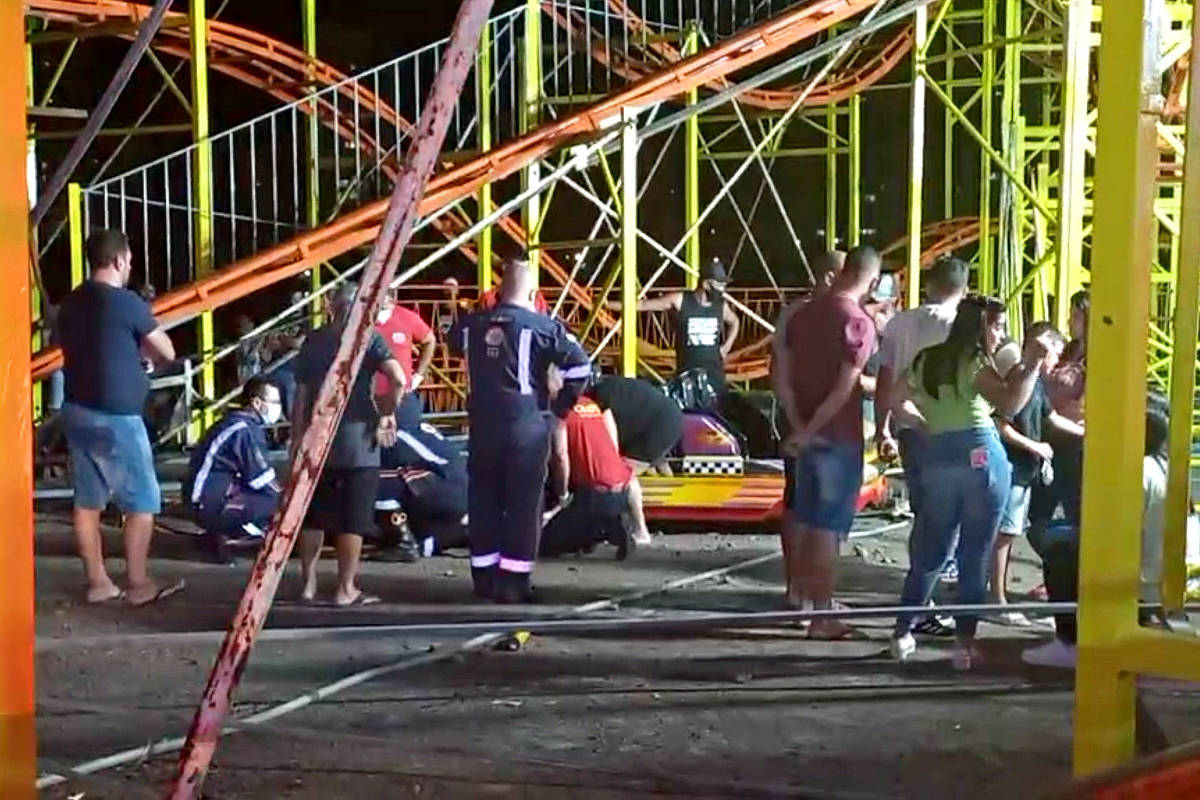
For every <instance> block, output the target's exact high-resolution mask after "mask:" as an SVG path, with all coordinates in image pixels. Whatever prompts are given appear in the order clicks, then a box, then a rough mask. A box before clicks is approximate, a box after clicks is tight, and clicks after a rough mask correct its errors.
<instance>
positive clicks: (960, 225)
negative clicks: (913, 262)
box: [879, 217, 979, 267]
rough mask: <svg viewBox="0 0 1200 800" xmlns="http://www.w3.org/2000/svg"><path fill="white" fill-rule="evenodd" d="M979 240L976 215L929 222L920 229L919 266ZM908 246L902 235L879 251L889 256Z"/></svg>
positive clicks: (925, 265)
mask: <svg viewBox="0 0 1200 800" xmlns="http://www.w3.org/2000/svg"><path fill="white" fill-rule="evenodd" d="M977 241H979V218H978V217H953V218H951V219H943V220H938V221H937V222H931V223H929V224H928V225H926V226H925V227H924V228H922V229H921V266H922V267H928V266H929V265H930V264H932V263H933V262H934V261H936V260H937V259H938V258H939V257H940V256H943V255H945V254H947V253H951V252H953V251H955V250H957V249H958V248H960V247H966V246H967V245H969V244H973V243H975V242H977ZM907 247H908V237H907V236H903V237H901V238H899V239H897V240H896V241H894V242H892V243H891V244H889V245H888V246H887V247H885V248H883V249H882V250H880V251H879V254H880V255H882V256H884V257H885V258H886V257H887V256H890V255H892V254H895V253H900V254H903V253H904V251H905V249H906V248H907Z"/></svg>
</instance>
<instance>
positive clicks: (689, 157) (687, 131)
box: [683, 22, 700, 289]
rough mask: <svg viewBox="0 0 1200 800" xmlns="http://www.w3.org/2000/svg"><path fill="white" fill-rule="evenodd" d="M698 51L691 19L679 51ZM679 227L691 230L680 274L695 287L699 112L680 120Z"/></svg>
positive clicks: (691, 100) (692, 97)
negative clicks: (681, 152) (681, 215)
mask: <svg viewBox="0 0 1200 800" xmlns="http://www.w3.org/2000/svg"><path fill="white" fill-rule="evenodd" d="M699 51H700V28H699V26H698V25H697V23H695V22H691V23H689V25H688V32H687V38H686V39H685V40H684V50H683V54H684V55H687V56H692V55H695V54H696V53H698V52H699ZM699 99H700V91H699V90H698V89H693V90H691V91H690V92H688V93H687V103H688V105H690V106H694V105H695V104H696V103H697V102H698V101H699ZM683 160H684V164H683V229H684V230H685V231H692V232H691V235H690V236H688V237H687V243H686V244H685V245H684V251H683V260H684V261H686V262H687V265H688V266H689V267H690V268H691V269H689V270H688V271H687V272H686V273H685V274H684V278H683V279H684V283H685V285H686V286H687V288H689V289H695V288H696V286H697V284H698V282H699V280H700V230H699V228H696V229H695V230H692V229H693V227H694V226H695V224H696V220H698V219H700V115H699V114H692V115H691V116H690V117H688V118H687V119H686V120H685V121H684V123H683Z"/></svg>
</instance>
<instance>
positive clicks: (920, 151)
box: [905, 6, 929, 308]
mask: <svg viewBox="0 0 1200 800" xmlns="http://www.w3.org/2000/svg"><path fill="white" fill-rule="evenodd" d="M913 26H914V33H913V83H912V100H911V103H910V105H909V118H908V126H909V151H908V267H907V271H906V273H905V284H906V287H905V302H906V304H907V305H908V307H909V308H915V307H916V306H917V304H919V303H920V302H921V198H922V191H921V189H922V186H923V184H924V179H925V69H924V66H923V65H924V62H925V42H926V38H927V33H928V28H929V12H928V10H927V9H926V7H925V6H921V7H920V8H918V9H917V10H916V11H915V12H913Z"/></svg>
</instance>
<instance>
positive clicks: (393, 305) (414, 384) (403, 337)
mask: <svg viewBox="0 0 1200 800" xmlns="http://www.w3.org/2000/svg"><path fill="white" fill-rule="evenodd" d="M375 330H377V331H379V333H380V335H381V336H383V340H384V341H385V342H386V343H387V346H388V349H389V350H391V351H392V355H393V356H395V357H396V361H398V362H400V369H401V370H403V372H404V378H405V380H407V381H408V385H407V386H406V387H405V393H404V399H403V400H402V401H401V402H400V406H399V407H398V408H397V409H396V426H397V427H398V428H399V429H400V430H408V431H411V430H416V429H418V428H419V427H420V426H421V413H422V408H421V396H420V395H419V394H417V389H418V388H420V386H421V384H422V383H423V382H424V381H425V375H426V373H427V372H429V365H430V363H432V362H433V353H434V348H435V347H436V346H437V336H436V335H434V332H433V328H431V327H429V325H428V324H426V322H425V320H423V319H421V315H420V314H418V313H416V312H415V311H410V310H409V309H407V308H405V307H404V306H401V305H400V304H398V303H397V302H396V294H395V292H388V293H387V294H386V295H384V299H383V303H382V304H381V305H380V306H379V314H378V315H377V316H376V317H375ZM414 345H415V346H417V347H419V348H420V357H419V360H418V361H417V365H416V368H415V369H414V368H413V347H414ZM373 391H374V394H375V396H376V397H384V396H387V395H388V394H389V393H390V392H391V382H390V381H389V379H388V377H387V376H386V375H384V374H383V373H382V372H380V373H377V374H376V375H375V387H374V390H373Z"/></svg>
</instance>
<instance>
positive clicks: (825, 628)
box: [808, 619, 865, 642]
mask: <svg viewBox="0 0 1200 800" xmlns="http://www.w3.org/2000/svg"><path fill="white" fill-rule="evenodd" d="M808 638H810V639H820V640H822V641H829V642H832V641H837V640H839V639H863V638H865V635H864V634H863V633H862V632H861V631H859V630H858V629H857V628H855V627H853V626H851V625H847V624H846V623H844V622H842V621H841V620H839V619H815V620H813V622H812V625H810V626H809V628H808Z"/></svg>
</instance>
